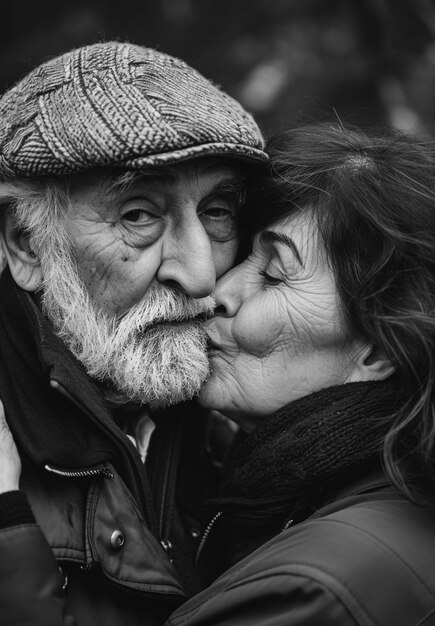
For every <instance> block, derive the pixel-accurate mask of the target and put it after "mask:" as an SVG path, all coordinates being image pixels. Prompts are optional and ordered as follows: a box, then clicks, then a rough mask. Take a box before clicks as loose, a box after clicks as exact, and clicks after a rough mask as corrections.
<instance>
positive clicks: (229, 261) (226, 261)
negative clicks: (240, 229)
mask: <svg viewBox="0 0 435 626" xmlns="http://www.w3.org/2000/svg"><path fill="white" fill-rule="evenodd" d="M238 247H239V240H238V238H237V237H235V238H234V239H230V240H229V241H225V242H216V241H215V242H212V253H213V262H214V267H215V271H216V278H219V277H220V276H222V274H225V272H228V271H229V270H230V269H231V268H232V267H234V265H235V262H236V255H237V250H238Z"/></svg>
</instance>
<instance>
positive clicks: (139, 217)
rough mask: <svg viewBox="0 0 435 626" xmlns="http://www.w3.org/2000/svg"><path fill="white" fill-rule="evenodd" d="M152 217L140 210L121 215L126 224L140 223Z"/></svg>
mask: <svg viewBox="0 0 435 626" xmlns="http://www.w3.org/2000/svg"><path fill="white" fill-rule="evenodd" d="M152 217H153V216H152V215H151V214H150V213H147V212H146V211H143V210H142V209H132V210H131V211H127V212H126V213H124V214H123V216H122V218H123V219H124V220H127V221H128V222H140V221H142V222H143V221H146V220H149V219H152Z"/></svg>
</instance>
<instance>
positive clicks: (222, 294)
mask: <svg viewBox="0 0 435 626" xmlns="http://www.w3.org/2000/svg"><path fill="white" fill-rule="evenodd" d="M242 267H243V265H242V266H241V265H238V266H237V267H235V268H234V269H232V270H230V271H229V272H227V273H226V274H225V275H224V276H221V278H219V280H218V281H217V284H216V289H215V292H214V294H213V296H214V299H215V302H216V308H215V315H221V316H223V317H234V316H235V315H236V313H237V311H238V310H239V308H240V305H241V304H242V302H243V299H244V296H243V286H244V281H243V272H242Z"/></svg>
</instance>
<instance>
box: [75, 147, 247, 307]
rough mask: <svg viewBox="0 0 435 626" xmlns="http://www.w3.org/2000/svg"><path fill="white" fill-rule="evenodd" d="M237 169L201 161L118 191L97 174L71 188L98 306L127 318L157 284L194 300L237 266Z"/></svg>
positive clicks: (79, 253)
mask: <svg viewBox="0 0 435 626" xmlns="http://www.w3.org/2000/svg"><path fill="white" fill-rule="evenodd" d="M239 178H240V176H239V173H238V169H237V168H236V167H235V166H233V165H231V164H230V163H229V162H226V161H224V160H223V159H197V160H195V161H192V162H188V163H186V164H178V165H176V166H168V167H165V168H161V169H159V170H150V171H148V172H146V173H145V174H144V176H143V178H141V179H140V180H136V181H135V182H133V184H131V185H129V186H125V188H122V187H121V188H118V189H116V190H115V191H113V190H110V189H108V188H107V184H104V182H103V181H100V182H97V183H96V182H95V178H94V177H93V176H92V174H89V175H88V176H84V177H79V178H78V179H77V182H76V185H75V186H74V187H73V188H72V194H71V210H70V212H69V215H68V231H69V235H70V238H71V240H72V242H73V244H74V247H75V252H76V260H77V263H78V266H79V273H80V277H81V279H82V280H83V282H84V284H85V286H86V288H87V290H88V292H89V294H90V296H91V298H92V299H93V301H94V302H95V303H96V304H97V305H98V306H99V307H101V309H102V310H103V311H105V312H107V313H115V314H117V315H122V314H123V313H125V312H126V311H127V310H128V309H129V308H130V307H131V306H132V305H133V304H136V303H137V302H139V301H140V300H141V299H142V298H143V297H144V296H145V294H146V292H147V290H148V288H149V287H150V285H151V284H152V283H153V281H158V282H160V283H164V284H166V285H170V286H173V287H174V288H176V289H180V290H182V291H184V292H185V293H187V294H188V295H190V296H192V297H194V298H202V297H205V296H208V295H210V294H211V292H212V291H213V289H214V287H215V281H216V277H218V276H220V275H221V274H223V273H224V272H225V271H227V270H228V269H229V268H230V267H231V266H232V264H233V262H234V257H235V253H236V248H237V237H236V232H235V225H234V219H233V218H234V212H235V210H236V209H237V206H236V198H235V194H234V192H233V190H232V187H234V186H237V184H239V183H237V181H239Z"/></svg>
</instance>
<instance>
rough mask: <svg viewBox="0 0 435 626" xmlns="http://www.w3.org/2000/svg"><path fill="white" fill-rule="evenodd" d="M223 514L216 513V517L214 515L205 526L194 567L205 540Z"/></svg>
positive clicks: (220, 512)
mask: <svg viewBox="0 0 435 626" xmlns="http://www.w3.org/2000/svg"><path fill="white" fill-rule="evenodd" d="M223 513H224V512H223V511H219V512H218V513H216V515H214V517H212V519H211V520H210V521H209V523H208V524H207V527H206V529H205V530H204V532H203V533H202V537H201V541H200V542H199V545H198V549H197V551H196V557H195V565H198V561H199V557H200V556H201V552H202V551H203V549H204V546H205V543H206V541H207V538H208V536H209V535H210V533H211V531H212V529H213V526H214V525H215V524H216V522H217V521H218V519H219V518H220V517H221V516H222V515H223Z"/></svg>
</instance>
